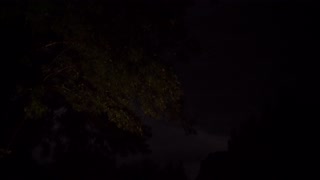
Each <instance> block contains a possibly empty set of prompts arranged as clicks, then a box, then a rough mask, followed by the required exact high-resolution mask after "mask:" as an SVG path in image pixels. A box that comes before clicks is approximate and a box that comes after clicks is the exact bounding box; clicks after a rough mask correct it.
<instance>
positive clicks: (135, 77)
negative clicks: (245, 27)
mask: <svg viewBox="0 0 320 180" xmlns="http://www.w3.org/2000/svg"><path fill="white" fill-rule="evenodd" d="M112 5H113V6H112V7H118V9H117V10H118V11H119V12H118V13H115V14H112V16H110V14H108V13H110V12H109V10H111V8H110V7H108V6H107V5H106V4H102V2H100V1H90V2H77V4H76V3H75V2H73V1H70V2H68V3H66V2H64V1H50V0H46V1H32V0H31V1H29V4H28V6H27V8H26V11H25V24H26V28H27V30H28V31H29V33H30V35H31V37H32V40H31V42H30V53H29V54H26V55H25V56H24V57H23V59H22V60H21V61H20V63H21V64H22V66H24V68H27V69H28V68H29V69H28V70H27V71H25V72H24V73H29V74H32V75H27V74H24V73H21V79H24V80H23V81H20V82H21V83H20V84H17V88H16V90H17V91H16V92H17V94H18V96H21V97H22V96H23V97H25V98H27V99H28V100H27V101H25V107H24V112H25V117H26V118H29V119H39V118H43V117H45V116H46V115H48V114H50V113H52V111H53V110H54V107H53V105H52V104H53V103H57V102H55V101H58V99H60V100H61V101H59V103H61V102H63V103H62V104H60V106H67V107H68V108H71V109H72V110H75V111H77V112H85V113H90V114H94V115H97V116H98V115H101V114H107V117H108V120H109V121H112V122H114V123H115V124H116V126H117V127H118V128H121V129H123V130H128V131H130V132H134V133H140V134H141V133H142V128H141V120H140V118H141V116H140V115H139V112H143V114H144V115H146V116H149V117H151V118H154V119H171V120H178V119H179V114H180V113H181V98H182V95H183V94H182V90H181V86H180V83H179V81H178V79H177V76H176V75H175V74H174V71H173V70H172V68H170V67H168V66H167V65H165V64H163V63H161V61H160V60H159V58H158V57H157V53H159V48H158V47H160V46H161V45H159V44H160V43H161V42H160V41H161V40H160V39H159V38H161V36H163V35H164V34H162V35H161V34H157V33H160V32H163V28H165V29H166V30H167V31H168V32H167V33H166V34H169V35H170V33H174V32H175V31H176V29H177V28H176V27H175V26H176V25H175V18H176V17H175V16H174V14H170V13H168V17H164V18H161V19H156V18H157V14H154V17H153V18H150V17H148V16H146V17H144V16H143V15H144V13H143V12H142V13H141V12H139V13H138V12H135V11H147V9H144V8H137V10H136V9H135V8H129V7H126V6H125V7H121V6H114V4H112ZM120 7H121V8H120ZM123 8H125V11H124V10H122V9H123ZM121 10H122V12H124V13H121ZM135 13H137V14H135ZM145 13H147V12H145ZM131 16H133V17H131ZM130 20H132V21H134V22H130ZM165 21H167V22H165ZM116 31H118V32H116ZM146 34H149V36H147V35H146ZM153 34H156V35H153ZM115 37H116V38H115ZM153 41H159V42H153ZM151 44H152V45H153V46H155V48H153V49H151V48H150V46H149V45H151ZM156 46H158V47H156ZM162 46H163V45H162ZM157 51H158V52H157ZM26 78H28V79H26ZM53 97H54V98H53ZM55 105H56V104H55Z"/></svg>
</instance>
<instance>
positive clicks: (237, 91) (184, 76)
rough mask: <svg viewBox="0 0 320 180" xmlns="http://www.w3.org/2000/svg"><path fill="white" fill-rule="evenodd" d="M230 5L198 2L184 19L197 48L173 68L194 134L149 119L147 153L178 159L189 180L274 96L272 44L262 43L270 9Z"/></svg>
mask: <svg viewBox="0 0 320 180" xmlns="http://www.w3.org/2000/svg"><path fill="white" fill-rule="evenodd" d="M226 2H228V4H226ZM229 3H230V1H224V2H223V3H222V2H216V1H209V0H197V1H195V3H194V4H193V5H192V6H190V7H189V8H188V9H187V13H186V15H185V18H184V21H185V25H186V28H187V29H186V30H187V35H188V38H190V39H192V40H193V41H194V42H195V43H197V46H198V47H199V49H200V52H198V53H189V54H188V52H186V54H185V57H187V59H186V60H185V61H183V62H178V61H177V62H175V68H176V70H177V73H178V76H179V77H180V79H181V81H182V84H183V88H184V91H185V95H186V112H187V115H188V118H190V119H192V120H195V123H196V126H195V128H196V130H197V131H198V135H194V136H186V135H185V134H184V132H183V130H182V129H180V128H178V127H174V126H173V125H168V124H164V123H161V122H148V124H149V125H150V126H151V127H152V128H153V133H154V136H153V137H152V138H151V139H150V145H151V149H152V151H153V153H152V155H151V157H152V158H153V159H157V160H181V161H183V162H184V165H185V168H186V172H188V176H189V177H190V178H191V179H193V178H194V177H195V176H196V174H197V171H198V169H199V167H200V163H201V160H203V159H204V158H206V156H207V155H208V153H210V152H215V151H221V150H226V149H227V142H228V138H229V134H230V131H231V130H232V129H233V128H236V127H237V126H239V124H241V123H242V122H243V121H245V120H246V119H248V118H250V117H256V116H259V115H260V114H261V113H262V109H263V107H264V105H265V104H267V103H269V102H270V101H272V97H273V91H274V90H273V87H272V82H271V78H272V73H273V71H272V63H273V62H272V61H273V59H272V58H271V54H272V53H273V52H271V51H275V49H276V47H273V44H272V43H273V42H272V40H268V41H267V38H268V37H267V36H271V35H270V33H274V32H273V31H275V29H274V28H275V27H271V25H273V22H272V20H273V19H272V16H271V15H272V12H271V10H270V9H268V8H266V7H265V6H263V5H262V6H261V5H257V7H254V6H253V7H247V6H246V5H243V4H241V3H240V5H239V4H236V3H230V4H229ZM235 4H236V5H235ZM259 11H260V12H259ZM272 38H274V37H272ZM260 43H261V44H260ZM277 43H279V41H277ZM271 47H272V48H271ZM164 58H173V59H174V57H170V55H164ZM139 158H140V157H139Z"/></svg>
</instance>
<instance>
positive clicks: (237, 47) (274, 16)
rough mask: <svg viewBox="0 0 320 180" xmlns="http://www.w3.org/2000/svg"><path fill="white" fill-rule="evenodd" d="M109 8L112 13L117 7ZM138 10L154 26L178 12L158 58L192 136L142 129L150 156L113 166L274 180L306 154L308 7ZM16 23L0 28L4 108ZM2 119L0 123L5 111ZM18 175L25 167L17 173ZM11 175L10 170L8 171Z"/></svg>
mask: <svg viewBox="0 0 320 180" xmlns="http://www.w3.org/2000/svg"><path fill="white" fill-rule="evenodd" d="M6 3H7V5H8V4H10V3H11V5H15V3H21V2H18V1H17V2H13V1H12V2H10V3H9V2H6ZM117 3H119V4H117ZM117 3H116V2H115V4H116V5H115V6H116V7H119V6H120V7H121V6H122V5H123V4H121V3H122V2H121V3H120V2H117ZM144 3H145V4H147V5H146V7H148V8H147V9H148V10H149V11H150V12H156V14H157V13H158V14H157V15H158V17H159V18H160V19H161V17H164V16H165V15H166V13H167V12H166V11H163V9H166V10H168V9H169V10H168V11H169V12H170V11H176V10H177V9H179V10H180V9H183V10H181V12H180V11H179V13H178V14H179V16H180V17H181V19H180V20H181V22H182V24H181V29H180V31H179V32H178V33H177V36H179V43H178V44H176V45H172V46H167V47H165V48H163V49H162V50H161V51H160V57H161V59H162V61H163V62H165V63H168V64H170V65H172V66H173V67H174V69H175V71H176V73H177V75H178V77H179V79H180V80H181V83H182V86H183V90H184V92H185V101H186V106H185V109H184V111H185V114H186V117H187V118H188V119H190V120H191V121H192V122H193V127H194V129H195V130H196V132H197V133H196V134H193V135H186V134H185V132H184V130H183V128H182V127H179V126H177V125H175V124H170V123H165V122H157V121H155V122H153V121H146V125H148V126H149V127H151V129H152V134H153V135H152V137H150V138H148V139H147V140H146V142H147V144H148V145H149V147H150V150H151V153H149V154H136V155H130V153H129V155H128V156H125V157H122V156H121V157H118V159H117V164H130V163H133V164H134V163H135V162H139V161H141V160H142V159H146V158H150V159H151V160H152V161H155V162H156V163H158V164H166V163H167V162H175V163H177V162H178V163H181V165H182V166H183V168H184V173H185V174H186V177H187V178H188V179H195V178H196V177H197V178H198V179H281V178H280V177H282V176H281V175H285V174H286V173H287V170H284V169H283V168H282V167H288V168H291V166H293V162H295V163H297V162H296V161H298V159H299V158H298V157H297V156H296V152H298V151H300V149H304V148H305V147H307V146H305V144H307V143H306V142H305V140H304V139H303V138H302V135H301V134H304V133H302V132H303V130H304V129H303V127H304V126H303V125H304V119H306V116H305V115H304V114H305V110H304V108H305V106H304V104H305V103H302V102H305V101H306V99H307V98H306V96H307V94H306V93H305V92H306V91H305V90H304V91H302V90H301V89H303V88H302V87H304V89H308V86H302V85H300V82H301V81H302V82H304V83H306V82H307V81H308V80H310V79H309V78H308V79H306V78H305V77H304V76H305V75H306V73H305V72H306V70H305V68H307V67H308V66H310V65H309V62H310V61H311V60H312V59H315V58H314V57H313V56H314V50H315V47H316V46H314V45H313V41H314V34H316V33H315V32H316V30H315V29H316V28H315V26H316V24H317V21H316V18H315V17H316V16H315V13H316V10H317V9H316V6H314V5H313V4H312V3H311V2H307V1H304V2H299V1H285V0H282V1H271V0H270V1H267V0H265V1H262V0H261V1H241V0H237V1H235V0H234V1H233V0H221V1H216V0H193V1H190V2H189V1H188V2H187V3H186V2H182V1H172V2H171V1H161V2H160V1H146V2H144ZM134 4H135V3H131V5H133V6H134ZM142 4H143V3H142ZM3 7H5V6H3ZM21 7H23V3H22V5H21ZM163 7H165V8H163ZM168 7H169V8H168ZM182 7H183V8H182ZM134 8H137V9H139V8H143V7H141V6H140V7H139V6H137V7H134ZM2 9H5V8H2ZM22 9H23V8H22ZM177 12H178V11H176V13H177ZM111 16H112V14H111ZM20 20H21V19H19V18H18V19H16V20H10V22H6V23H8V24H6V23H3V24H5V26H3V27H1V28H2V32H1V39H2V40H1V41H2V42H1V43H2V44H3V47H4V48H3V50H4V51H3V55H2V58H1V60H2V61H3V63H2V65H1V78H2V80H1V82H3V84H4V87H5V88H3V89H2V90H3V92H2V93H1V96H2V97H1V98H2V99H6V98H7V97H8V96H10V93H11V91H12V89H10V88H7V87H14V84H12V83H14V82H13V81H11V80H10V78H14V77H15V76H16V75H17V74H16V72H17V71H16V70H13V69H15V64H13V63H12V61H11V60H10V59H14V58H19V53H17V52H21V51H23V50H24V49H25V48H24V46H25V44H27V43H25V41H32V39H31V40H30V39H28V37H26V36H25V34H26V32H24V31H23V30H21V27H20V25H21V23H20V22H19V21H20ZM128 23H130V22H128ZM120 33H121V32H120ZM180 36H181V37H180ZM168 42H169V44H170V40H168ZM8 67H10V68H8ZM2 110H3V113H1V114H2V115H1V117H3V119H4V118H5V116H6V115H5V112H6V104H5V103H4V108H3V109H2ZM298 126H299V129H297V127H298ZM297 131H298V132H300V134H297ZM41 151H42V150H41V147H38V149H37V148H35V149H33V150H32V154H33V155H32V159H33V160H34V161H35V162H36V163H35V164H37V165H34V166H35V167H37V168H38V164H41V165H42V164H50V162H51V161H50V155H49V156H48V157H43V156H42V155H40V154H41ZM300 152H301V151H300ZM292 157H295V158H292ZM18 162H20V161H18ZM2 164H5V163H2ZM87 164H90V163H89V160H88V163H87ZM200 164H201V165H200ZM5 165H6V164H5ZM23 166H28V163H26V164H20V166H19V167H20V168H16V169H23ZM128 166H129V167H128V169H129V170H128V169H125V168H123V169H120V170H119V173H120V174H121V172H124V173H125V172H131V171H133V172H140V171H141V172H142V174H144V172H147V171H150V170H147V168H146V167H148V165H147V166H146V167H145V166H142V167H141V169H142V170H138V169H134V168H133V167H135V166H136V165H132V166H130V165H128ZM160 166H161V165H160ZM10 167H12V168H11V170H14V169H15V167H16V164H15V163H12V165H11V166H10ZM39 167H40V168H38V169H37V168H35V169H36V170H34V171H35V173H36V172H37V171H38V170H39V171H40V170H41V168H42V166H39ZM44 167H45V168H48V167H47V166H46V165H45V166H44ZM293 168H297V167H293ZM74 169H77V168H74ZM130 169H131V170H130ZM17 171H19V170H17ZM75 171H76V170H75ZM111 171H112V170H110V172H111ZM175 171H177V170H175ZM290 171H293V170H292V169H291V170H290ZM32 172H33V171H32ZM297 173H298V172H290V174H297ZM31 174H32V173H31ZM128 174H130V173H128ZM132 174H134V175H136V174H135V173H132ZM168 174H170V173H168ZM172 174H174V173H172ZM278 174H281V175H278ZM134 175H132V176H131V178H130V177H129V178H128V179H134V178H135V176H134ZM39 176H40V175H39ZM137 176H138V175H137ZM168 176H170V175H168ZM97 177H99V175H97ZM100 177H102V176H100ZM138 177H144V178H145V179H148V176H143V175H141V176H138ZM172 177H173V175H172ZM91 178H94V177H93V176H92V177H91ZM149 178H150V177H149ZM178 178H181V177H180V176H179V177H178ZM178 178H176V179H178ZM53 179H54V178H53ZM97 179H98V178H97ZM115 179H117V178H115ZM119 179H120V178H119ZM150 179H152V178H150Z"/></svg>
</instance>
